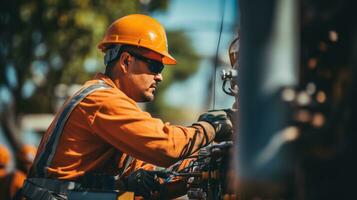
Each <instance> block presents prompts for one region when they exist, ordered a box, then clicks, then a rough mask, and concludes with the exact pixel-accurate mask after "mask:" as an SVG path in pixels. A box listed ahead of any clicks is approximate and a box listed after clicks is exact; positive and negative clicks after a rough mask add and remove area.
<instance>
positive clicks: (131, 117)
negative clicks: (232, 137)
mask: <svg viewBox="0 0 357 200" xmlns="http://www.w3.org/2000/svg"><path fill="white" fill-rule="evenodd" d="M80 105H81V109H82V110H83V112H86V110H90V111H91V112H89V113H87V115H88V119H89V122H90V126H91V129H92V130H93V132H94V133H95V134H97V135H98V136H99V137H100V138H102V139H103V140H105V141H106V142H108V143H109V144H111V145H112V146H114V147H115V148H117V149H119V150H121V151H122V152H124V153H127V154H128V155H131V156H133V157H135V158H137V159H140V160H143V161H145V162H148V163H152V164H154V165H158V166H162V167H168V166H170V165H172V164H174V163H175V162H176V161H178V160H180V159H182V158H185V157H187V156H189V155H191V154H192V153H194V152H196V151H198V150H199V149H200V148H202V147H204V146H206V145H207V144H209V143H210V142H211V141H212V140H213V139H214V134H215V133H214V130H213V127H212V126H211V125H210V124H208V123H205V122H203V123H200V126H191V127H184V126H177V125H170V124H169V123H163V122H162V121H161V120H160V119H157V118H153V117H151V115H150V114H149V113H147V112H143V111H142V110H140V108H139V107H138V106H137V104H136V103H135V102H134V101H133V100H131V99H130V98H128V97H127V96H125V94H123V93H121V92H120V91H119V92H114V91H112V90H103V91H97V92H95V93H93V94H91V95H90V96H89V97H87V98H86V99H85V100H84V102H83V103H81V104H80ZM87 107H92V108H87ZM93 107H95V109H93Z"/></svg>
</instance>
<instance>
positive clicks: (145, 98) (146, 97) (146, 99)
mask: <svg viewBox="0 0 357 200" xmlns="http://www.w3.org/2000/svg"><path fill="white" fill-rule="evenodd" d="M154 99H155V95H154V94H152V93H151V94H146V95H144V96H143V98H142V100H141V101H139V102H150V101H154Z"/></svg>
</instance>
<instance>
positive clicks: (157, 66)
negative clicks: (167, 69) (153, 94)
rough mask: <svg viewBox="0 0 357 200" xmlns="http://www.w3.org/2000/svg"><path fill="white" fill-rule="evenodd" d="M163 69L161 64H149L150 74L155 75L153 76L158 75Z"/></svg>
mask: <svg viewBox="0 0 357 200" xmlns="http://www.w3.org/2000/svg"><path fill="white" fill-rule="evenodd" d="M163 69H164V65H163V64H161V63H160V64H159V63H158V64H155V63H151V64H149V70H150V71H151V72H152V73H155V74H160V73H161V72H162V70H163Z"/></svg>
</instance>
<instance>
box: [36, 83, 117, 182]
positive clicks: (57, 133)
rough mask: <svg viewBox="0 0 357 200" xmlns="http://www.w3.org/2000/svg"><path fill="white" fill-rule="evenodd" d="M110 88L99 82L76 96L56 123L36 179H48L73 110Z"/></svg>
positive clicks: (40, 160)
mask: <svg viewBox="0 0 357 200" xmlns="http://www.w3.org/2000/svg"><path fill="white" fill-rule="evenodd" d="M107 88H110V86H109V85H107V84H106V83H105V82H104V81H102V80H99V82H98V83H97V84H94V85H90V86H88V87H85V88H83V89H82V90H80V91H79V92H77V94H75V95H74V96H73V97H72V98H71V99H70V100H69V101H68V103H67V104H66V105H64V108H63V110H62V113H61V114H60V116H59V117H58V118H57V121H56V122H55V123H56V124H55V128H54V129H53V131H52V133H50V137H49V139H48V140H47V143H46V144H45V148H44V150H43V151H42V152H41V153H40V156H39V158H38V159H37V160H38V161H37V163H36V165H35V166H36V170H35V173H36V174H35V177H47V168H48V167H49V166H50V164H51V162H52V159H53V156H54V154H55V152H56V149H57V145H58V142H59V139H60V137H61V135H62V131H63V128H64V126H65V124H66V122H67V119H68V118H69V116H70V114H71V113H72V111H73V109H74V108H75V107H76V106H77V105H78V104H79V103H80V102H81V101H82V100H83V99H84V98H85V97H86V96H88V95H89V94H91V93H93V92H94V91H97V90H103V89H107Z"/></svg>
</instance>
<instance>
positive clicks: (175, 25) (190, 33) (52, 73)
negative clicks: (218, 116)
mask: <svg viewBox="0 0 357 200" xmlns="http://www.w3.org/2000/svg"><path fill="white" fill-rule="evenodd" d="M237 6H238V5H237V2H236V1H234V0H225V1H221V0H209V1H205V0H195V1H190V0H180V1H179V0H155V1H151V0H140V1H139V0H134V1H132V0H122V1H116V0H108V1H89V0H84V1H68V0H65V1H59V0H33V1H2V2H1V7H0V30H1V33H0V77H1V79H0V114H1V117H0V120H1V124H0V143H1V144H5V145H6V146H8V147H10V149H15V150H16V149H17V148H18V147H17V146H18V144H19V143H29V144H32V145H35V146H36V145H37V144H38V143H39V139H40V137H41V134H42V133H43V132H44V131H45V130H46V129H47V127H48V125H49V124H50V122H51V120H52V118H53V116H54V113H55V112H56V110H57V109H59V108H60V106H61V105H62V104H63V102H64V101H65V100H66V98H68V97H69V96H71V95H72V94H73V93H74V92H75V91H77V90H78V88H79V87H80V86H81V84H83V83H84V82H85V81H87V80H88V79H90V78H92V77H93V76H94V75H95V73H97V72H103V71H104V65H103V54H102V53H101V52H100V51H99V50H98V49H97V47H96V45H97V44H98V42H99V41H100V40H101V39H102V37H103V35H104V32H105V30H106V28H107V27H108V26H109V25H110V24H111V23H112V22H113V21H114V20H116V19H117V18H120V17H122V16H124V15H127V14H132V13H145V14H148V15H150V16H153V17H154V18H156V19H158V20H159V21H160V22H161V23H162V24H163V25H164V27H165V28H166V30H167V34H168V42H169V50H170V52H171V53H172V55H173V56H174V57H175V58H176V59H177V60H178V65H177V66H173V67H171V66H169V67H167V68H166V69H165V70H164V72H163V76H164V81H163V82H162V84H160V88H159V92H158V93H157V96H156V99H155V101H154V102H152V103H149V104H145V105H141V106H142V107H143V109H145V110H147V111H149V112H150V113H152V115H153V116H155V117H160V118H162V119H163V121H169V122H171V123H173V124H183V125H190V123H192V121H194V120H196V119H197V117H198V115H199V114H200V112H202V111H204V110H207V109H212V108H224V107H231V105H232V103H233V101H234V98H233V97H230V96H227V95H223V92H222V91H221V89H220V88H221V85H222V83H221V82H220V78H219V71H220V70H221V69H222V68H228V67H230V64H229V58H228V45H229V44H230V42H231V41H232V40H233V37H234V36H235V35H236V33H237V28H236V27H237V19H238V18H237V16H238V12H237V11H238V9H237ZM221 26H222V28H221ZM219 39H220V44H218V40H219ZM214 74H216V76H217V78H216V82H214V78H213V76H214ZM214 87H217V89H213V88H214ZM213 104H214V105H213Z"/></svg>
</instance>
